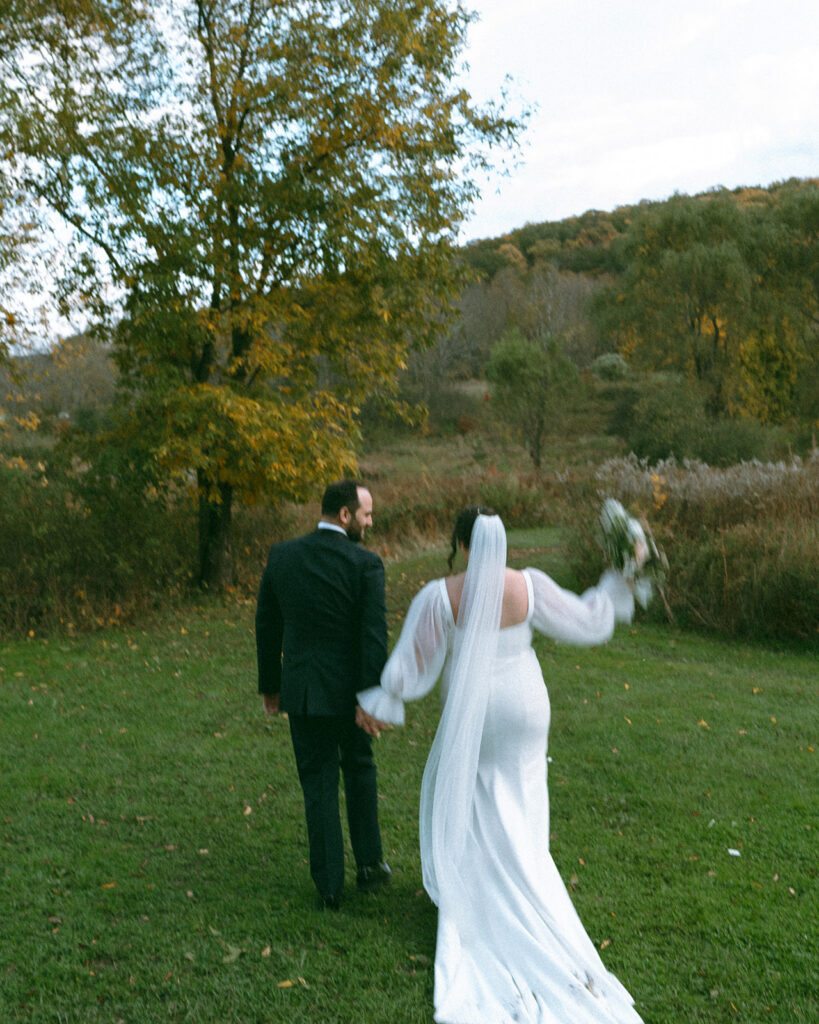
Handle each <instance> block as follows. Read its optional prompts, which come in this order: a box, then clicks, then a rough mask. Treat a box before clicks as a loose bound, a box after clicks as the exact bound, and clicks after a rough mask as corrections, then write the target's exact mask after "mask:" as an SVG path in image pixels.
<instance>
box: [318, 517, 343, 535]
mask: <svg viewBox="0 0 819 1024" xmlns="http://www.w3.org/2000/svg"><path fill="white" fill-rule="evenodd" d="M318 528H319V529H320V530H335V531H336V533H342V534H344V536H345V537H346V536H347V531H346V530H345V529H344V527H343V526H338V525H337V524H336V523H325V522H324V521H323V520H322V522H320V523H319V524H318Z"/></svg>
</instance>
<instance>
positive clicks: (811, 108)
mask: <svg viewBox="0 0 819 1024" xmlns="http://www.w3.org/2000/svg"><path fill="white" fill-rule="evenodd" d="M465 3H466V6H467V7H469V8H471V9H472V10H475V11H476V12H477V13H478V14H479V16H480V20H479V21H478V22H477V23H476V24H475V25H473V26H472V27H471V29H470V32H469V46H468V50H467V52H466V59H467V60H468V62H469V64H470V66H471V70H470V73H469V78H468V86H469V88H470V91H471V92H472V94H473V96H474V97H475V98H476V99H486V98H488V97H491V96H493V95H494V96H497V95H498V94H499V90H500V88H501V86H502V85H503V81H504V77H505V76H506V75H507V74H508V75H511V76H512V80H513V81H512V93H513V95H514V96H516V97H518V98H519V100H520V101H522V102H526V103H528V104H529V105H530V106H534V107H535V108H536V109H535V110H534V113H533V115H532V118H531V120H530V123H529V126H528V129H527V131H526V132H525V134H524V136H523V146H522V149H521V152H520V154H519V160H520V166H518V167H517V168H516V169H512V170H511V173H510V176H509V177H508V178H503V177H496V178H494V179H493V180H491V181H490V182H488V183H487V184H486V187H485V188H484V196H483V199H482V200H481V202H480V203H479V204H478V205H477V206H476V208H475V213H474V216H473V217H472V218H471V219H470V220H469V221H468V222H467V224H466V225H465V228H464V231H463V233H462V238H463V240H464V241H466V240H468V239H472V238H484V237H494V236H497V235H500V234H503V233H504V232H506V231H510V230H512V229H513V228H516V227H521V226H522V225H523V224H525V223H527V222H533V223H539V222H542V221H549V220H561V219H563V218H564V217H569V216H572V215H574V214H580V213H583V212H585V211H586V210H589V209H598V210H613V209H614V208H615V207H617V206H622V205H627V204H630V203H635V202H639V201H640V200H641V199H665V198H668V197H669V196H671V195H673V194H674V193H675V192H682V193H687V194H689V195H692V194H694V193H697V192H702V191H705V190H706V189H710V188H714V187H717V186H720V185H722V186H725V187H727V188H733V187H735V186H738V185H763V186H766V185H769V184H771V183H773V182H775V181H782V180H786V179H787V178H791V177H797V178H806V177H819V0H561V2H557V0H465Z"/></svg>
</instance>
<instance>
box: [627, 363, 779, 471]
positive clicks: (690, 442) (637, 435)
mask: <svg viewBox="0 0 819 1024" xmlns="http://www.w3.org/2000/svg"><path fill="white" fill-rule="evenodd" d="M609 429H610V431H611V432H612V433H614V434H617V435H618V436H620V437H622V438H623V439H624V440H625V442H626V444H627V445H628V447H629V449H630V450H631V451H632V452H634V454H635V455H636V456H637V457H638V458H640V459H647V460H648V461H649V462H657V461H659V460H662V459H669V458H676V459H678V460H684V459H699V460H701V461H703V462H706V463H708V464H709V465H712V466H728V465H731V464H732V463H736V462H749V461H751V460H753V459H759V460H760V461H765V460H768V459H772V458H775V457H776V456H777V455H778V454H780V453H782V452H784V451H785V450H786V444H785V440H784V437H783V435H782V432H781V430H779V429H777V428H774V427H768V426H765V425H764V424H762V423H759V422H757V421H756V420H751V419H729V418H721V419H714V418H713V417H711V416H709V415H708V413H707V411H706V403H705V399H704V396H703V395H702V394H701V393H700V392H699V391H698V390H697V388H696V386H694V385H692V384H691V382H690V381H687V380H685V379H684V378H682V377H680V376H676V375H666V376H663V375H659V374H653V375H651V376H650V377H648V378H647V379H646V380H645V381H644V382H643V383H642V384H640V385H638V386H632V387H627V388H625V389H623V391H621V393H620V397H619V400H618V401H617V404H616V406H615V409H614V412H613V414H612V417H611V420H610V423H609Z"/></svg>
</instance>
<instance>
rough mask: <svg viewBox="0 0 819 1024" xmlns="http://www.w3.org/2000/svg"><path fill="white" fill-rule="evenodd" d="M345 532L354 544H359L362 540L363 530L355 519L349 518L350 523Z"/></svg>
mask: <svg viewBox="0 0 819 1024" xmlns="http://www.w3.org/2000/svg"><path fill="white" fill-rule="evenodd" d="M345 533H346V534H347V536H348V537H349V538H350V540H352V541H355V543H356V544H360V543H361V541H362V540H364V530H363V529H362V528H361V526H359V524H358V523H357V522H356V521H355V519H352V520H350V525H349V526H348V527H347V529H346V530H345Z"/></svg>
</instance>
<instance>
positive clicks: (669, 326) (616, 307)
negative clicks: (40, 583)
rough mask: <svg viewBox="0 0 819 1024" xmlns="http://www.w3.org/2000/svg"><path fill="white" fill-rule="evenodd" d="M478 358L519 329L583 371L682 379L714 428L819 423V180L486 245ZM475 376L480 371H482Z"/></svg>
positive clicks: (476, 333)
mask: <svg viewBox="0 0 819 1024" xmlns="http://www.w3.org/2000/svg"><path fill="white" fill-rule="evenodd" d="M463 257H464V259H465V260H466V261H467V263H468V264H469V266H470V267H471V268H472V269H473V271H474V272H475V274H476V275H477V277H478V281H477V282H476V284H475V285H474V286H473V289H472V290H470V291H469V292H467V294H466V295H465V296H464V300H463V303H462V319H461V322H460V324H459V331H460V335H459V336H460V337H461V339H462V341H463V343H464V348H465V349H466V350H469V349H470V347H472V348H473V350H474V351H475V352H476V353H477V362H478V364H480V363H481V362H484V361H485V358H486V355H487V351H488V349H489V348H490V347H491V345H492V343H494V342H495V341H496V340H497V339H498V337H500V336H501V335H502V334H503V333H504V331H506V330H508V329H509V328H510V327H516V328H518V329H519V330H521V331H522V332H523V333H524V334H525V335H528V336H530V337H532V338H536V337H537V336H542V335H546V334H548V335H555V336H557V337H559V338H560V339H561V342H562V345H563V347H564V349H565V351H566V352H567V354H568V355H569V356H570V357H571V358H572V359H573V360H574V361H575V362H576V364H577V365H578V366H580V367H583V366H586V365H588V364H590V363H591V362H592V361H593V360H594V359H595V358H596V357H598V356H600V355H603V354H605V353H617V354H619V355H620V356H622V357H623V358H624V359H625V360H626V361H627V363H628V364H629V365H630V366H633V367H634V368H638V369H641V370H653V371H665V372H672V373H676V374H678V375H680V376H681V377H682V378H683V379H684V380H686V381H687V382H688V383H689V384H690V385H692V386H694V387H695V388H696V389H697V390H698V391H699V392H701V394H702V396H703V399H704V401H705V403H706V407H707V410H708V411H709V412H710V413H711V414H712V415H714V416H729V417H745V418H751V419H755V420H757V421H759V422H762V423H771V424H783V425H784V424H791V425H796V424H801V425H802V426H803V427H804V426H805V425H810V426H811V427H815V425H816V422H817V420H819V179H806V180H798V179H794V180H790V181H787V182H784V183H779V184H775V185H772V186H770V187H768V188H753V189H751V188H743V189H736V190H733V191H728V190H726V189H715V190H712V191H709V192H706V193H703V194H701V195H697V196H686V195H675V196H673V197H672V198H670V199H668V200H664V201H658V202H645V203H641V204H639V205H637V206H624V207H619V208H618V209H616V210H614V211H612V212H603V211H596V210H590V211H588V212H586V213H584V214H582V215H581V216H578V217H570V218H567V219H565V220H561V221H558V222H546V223H542V224H527V225H526V226H524V227H522V228H519V229H517V230H515V231H511V232H509V234H508V235H505V236H504V237H503V238H493V239H484V240H481V241H476V242H473V243H472V244H470V245H468V246H467V247H466V248H465V249H464V250H463ZM470 369H471V370H473V371H474V369H475V366H474V364H473V365H472V366H471V367H470Z"/></svg>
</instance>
